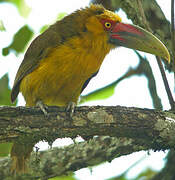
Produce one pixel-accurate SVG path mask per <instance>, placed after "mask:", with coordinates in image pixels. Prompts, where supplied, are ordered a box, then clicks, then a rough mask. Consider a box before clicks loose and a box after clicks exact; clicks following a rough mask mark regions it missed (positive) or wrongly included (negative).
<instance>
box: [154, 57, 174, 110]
mask: <svg viewBox="0 0 175 180" xmlns="http://www.w3.org/2000/svg"><path fill="white" fill-rule="evenodd" d="M156 59H157V63H158V65H159V69H160V72H161V75H162V79H163V82H164V86H165V89H166V92H167V96H168V100H169V103H170V105H171V110H175V102H174V99H173V96H172V93H171V90H170V87H169V84H168V80H167V77H166V74H165V71H164V68H163V64H162V61H161V59H160V57H158V56H156Z"/></svg>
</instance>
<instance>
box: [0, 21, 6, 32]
mask: <svg viewBox="0 0 175 180" xmlns="http://www.w3.org/2000/svg"><path fill="white" fill-rule="evenodd" d="M5 30H6V29H5V26H4V23H3V22H2V20H0V31H5Z"/></svg>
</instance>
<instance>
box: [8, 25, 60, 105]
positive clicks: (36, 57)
mask: <svg viewBox="0 0 175 180" xmlns="http://www.w3.org/2000/svg"><path fill="white" fill-rule="evenodd" d="M60 43H62V42H61V36H59V34H58V33H56V32H55V31H54V30H53V29H52V28H50V29H48V30H46V31H45V32H44V33H43V34H41V35H39V36H38V37H37V38H36V39H35V40H34V41H33V42H32V43H31V45H30V46H29V48H28V49H27V52H26V54H25V56H24V59H23V61H22V63H21V65H20V67H19V69H18V72H17V74H16V77H15V81H14V85H13V88H12V92H11V101H12V102H14V101H15V99H16V98H17V96H18V94H19V87H20V82H21V80H22V79H23V78H24V77H25V76H26V75H27V74H29V73H31V72H32V71H33V70H35V69H36V68H37V67H38V65H39V62H40V61H41V60H42V59H43V58H44V57H46V56H47V55H48V53H49V51H50V50H51V49H52V48H53V47H56V46H59V45H60Z"/></svg>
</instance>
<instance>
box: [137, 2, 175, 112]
mask: <svg viewBox="0 0 175 180" xmlns="http://www.w3.org/2000/svg"><path fill="white" fill-rule="evenodd" d="M172 1H174V0H172ZM137 4H138V9H139V12H140V15H141V17H142V22H143V23H144V26H145V27H146V28H147V30H148V31H150V32H151V33H152V29H151V28H150V26H149V24H148V22H147V20H146V17H145V13H144V10H143V8H142V3H141V0H137ZM173 11H174V8H173ZM173 14H174V13H173ZM173 21H174V19H173ZM173 28H174V27H173ZM173 32H174V29H173ZM173 35H174V33H173ZM173 44H174V42H173ZM174 47H175V46H174ZM156 59H157V63H158V66H159V69H160V72H161V75H162V79H163V82H164V86H165V89H166V92H167V96H168V100H169V103H170V105H171V110H175V101H174V99H173V96H172V93H171V90H170V87H169V84H168V80H167V77H166V74H165V70H164V68H163V65H162V62H161V59H160V58H159V57H157V56H156Z"/></svg>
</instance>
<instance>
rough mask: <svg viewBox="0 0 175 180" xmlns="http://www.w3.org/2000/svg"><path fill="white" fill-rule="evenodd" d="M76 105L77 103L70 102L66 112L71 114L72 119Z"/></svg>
mask: <svg viewBox="0 0 175 180" xmlns="http://www.w3.org/2000/svg"><path fill="white" fill-rule="evenodd" d="M75 107H76V103H75V102H69V104H68V105H67V107H66V112H68V113H69V116H70V117H72V116H73V114H74V112H75Z"/></svg>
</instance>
